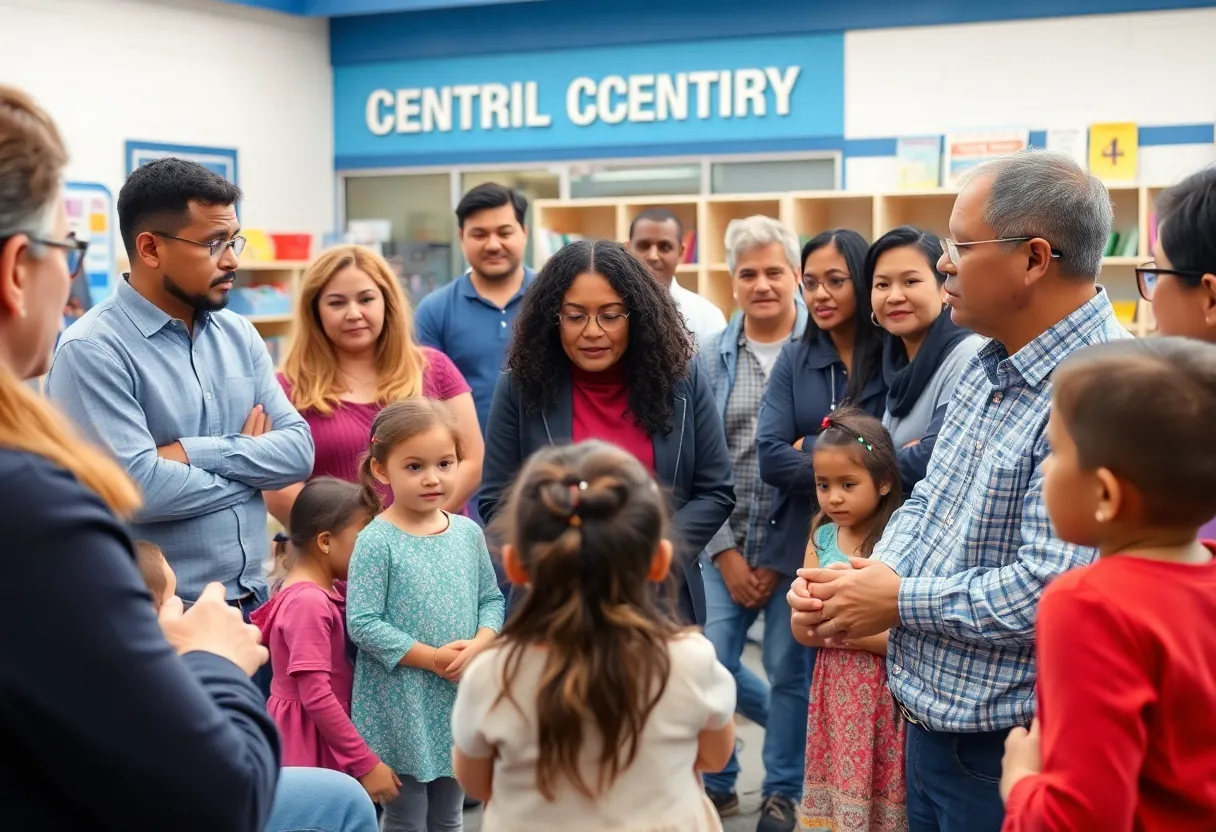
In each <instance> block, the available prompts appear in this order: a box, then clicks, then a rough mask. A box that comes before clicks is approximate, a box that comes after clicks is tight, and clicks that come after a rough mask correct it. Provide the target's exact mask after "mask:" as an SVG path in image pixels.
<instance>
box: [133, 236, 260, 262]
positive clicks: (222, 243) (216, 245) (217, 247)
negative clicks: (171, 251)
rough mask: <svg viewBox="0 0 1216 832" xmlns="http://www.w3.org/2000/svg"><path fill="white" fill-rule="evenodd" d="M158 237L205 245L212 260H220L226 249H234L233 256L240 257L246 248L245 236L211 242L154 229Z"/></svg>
mask: <svg viewBox="0 0 1216 832" xmlns="http://www.w3.org/2000/svg"><path fill="white" fill-rule="evenodd" d="M152 233H153V234H155V235H156V236H157V237H164V238H165V239H167V240H177V241H178V242H179V243H193V244H194V245H196V246H203V247H204V248H206V249H207V251H208V252H209V253H210V254H211V259H212V260H218V259H220V258H221V257H223V256H224V249H226V248H230V249H232V256H233V257H240V256H241V252H242V251H244V250H245V238H244V237H233V238H232V239H231V240H212V241H211V242H209V243H204V242H202V241H200V240H190V239H187V238H186V237H178V236H177V235H176V234H166V233H165V232H164V231H153V232H152Z"/></svg>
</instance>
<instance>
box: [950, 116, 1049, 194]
mask: <svg viewBox="0 0 1216 832" xmlns="http://www.w3.org/2000/svg"><path fill="white" fill-rule="evenodd" d="M1029 145H1030V130H1029V129H1027V128H1024V127H1014V128H1002V129H996V130H968V131H960V132H957V133H949V134H947V135H946V186H947V187H950V188H957V187H958V186H959V184H960V183H961V181H962V179H963V177H964V176H965V175H966V173H967V171H968V170H970V169H971V168H973V167H975V166H976V165H979V164H982V163H984V162H987V161H988V160H990V159H997V158H999V157H1001V156H1008V155H1010V154H1011V153H1017V152H1018V151H1020V150H1025V149H1026V148H1027V147H1028V146H1029Z"/></svg>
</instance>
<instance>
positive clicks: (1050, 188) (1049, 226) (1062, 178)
mask: <svg viewBox="0 0 1216 832" xmlns="http://www.w3.org/2000/svg"><path fill="white" fill-rule="evenodd" d="M984 176H990V177H992V190H991V191H990V192H989V194H988V202H987V204H986V205H985V206H984V213H983V219H984V222H985V223H987V224H988V225H989V226H991V228H992V230H993V232H994V235H995V236H996V237H1042V238H1043V239H1045V240H1047V242H1049V243H1051V245H1052V247H1053V248H1055V249H1056V250H1057V251H1059V252H1060V272H1061V273H1062V274H1064V275H1067V276H1070V277H1075V278H1081V279H1087V280H1094V279H1096V278H1097V276H1098V273H1099V272H1101V271H1102V252H1103V251H1104V250H1105V249H1106V242H1107V239H1108V238H1109V237H1110V228H1111V225H1112V223H1113V222H1114V205H1113V204H1112V203H1111V198H1110V192H1109V191H1107V190H1106V186H1105V185H1103V184H1102V182H1101V181H1100V180H1099V179H1098V178H1097V177H1096V176H1093V175H1092V174H1090V173H1088V172H1086V171H1085V170H1083V169H1082V168H1081V166H1080V165H1078V164H1077V163H1076V161H1075V160H1074V159H1073V158H1072V157H1071V156H1068V155H1067V154H1064V153H1057V152H1055V151H1051V150H1024V151H1022V152H1020V153H1014V154H1013V155H1011V156H1003V157H1001V158H1000V159H993V160H992V161H990V162H985V163H984V164H982V165H977V166H976V167H975V168H974V170H972V171H971V172H970V175H969V176H968V181H971V180H974V179H976V178H978V177H984Z"/></svg>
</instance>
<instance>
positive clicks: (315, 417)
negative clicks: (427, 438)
mask: <svg viewBox="0 0 1216 832" xmlns="http://www.w3.org/2000/svg"><path fill="white" fill-rule="evenodd" d="M411 312H412V310H411V309H410V303H409V300H407V299H406V297H405V292H403V291H402V289H401V286H400V284H398V283H397V278H396V276H395V275H394V274H393V272H392V269H390V268H389V265H388V263H387V262H386V261H385V260H384V258H383V257H381V256H380V255H379V254H376V253H375V252H373V251H371V250H370V249H367V248H363V247H361V246H351V245H342V246H336V247H334V248H331V249H329V250H328V251H326V252H324V253H323V254H321V256H320V257H318V258H317V259H316V260H315V261H313V263H312V265H310V266H309V267H308V271H307V272H305V274H304V281H303V286H302V287H301V289H300V300H299V304H298V306H297V309H296V321H295V337H294V338H293V339H292V344H291V351H290V352H289V353H288V354H287V360H286V361H285V362H284V364H283V372H282V373H280V374H279V383H280V384H281V385H282V386H283V390H284V391H285V392H286V393H287V397H288V398H289V399H291V403H292V404H294V405H295V406H296V409H298V410H299V411H300V413H301V414H302V415H303V416H304V419H305V420H306V421H307V422H308V426H309V427H310V428H311V429H312V436H313V442H314V444H315V445H316V449H317V450H316V461H315V462H314V464H313V471H312V476H313V477H314V478H315V477H322V476H330V477H337V478H338V479H342V480H347V481H348V482H358V481H359V462H360V459H361V458H362V457H363V456H365V455H366V454H367V442H368V436H369V434H370V431H371V426H372V421H373V420H374V419H375V418H376V414H378V413H379V412H380V410H381V409H382V408H383V407H384V406H385V405H387V404H390V403H392V402H394V401H397V400H398V399H405V398H409V397H411V396H426V397H427V398H431V399H440V400H442V401H444V402H446V404H447V405H448V407H449V408H450V409H451V411H452V413H453V414H454V415H455V416H456V424H457V430H458V432H459V434H460V441H461V443H462V445H463V447H464V452H465V457H464V459H463V461H462V462H461V464H460V472H459V474H457V476H456V486H455V488H453V489H452V493H450V494H448V495H447V497H446V500H445V502H444V506H443V507H444V508H445V509H446V510H448V511H452V512H457V513H459V512H460V511H461V510H462V509H463V507H464V505H465V503H466V502H467V501H468V500H469V498H471V497H472V496H473V493H474V492H475V491H477V486H478V483H480V481H481V462H482V455H483V453H484V450H485V445H484V443H483V442H482V437H481V427H480V426H479V425H478V422H477V409H476V407H475V406H474V404H473V394H472V392H471V389H470V387H469V385H468V383H467V382H465V380H464V376H462V375H461V374H460V370H458V369H456V365H455V364H453V363H452V360H451V359H450V358H448V357H447V356H446V355H444V354H443V353H441V352H439V351H438V350H433V349H431V348H430V347H420V346H418V344H417V343H416V342H415V341H414V335H413V332H414V324H413V320H412V314H411ZM303 486H304V484H303V483H297V484H296V485H292V486H289V487H287V488H284V489H283V490H281V491H273V492H267V493H266V507H267V509H268V510H269V511H270V513H271V514H272V515H274V517H275V518H276V519H277V520H278V521H279V522H280V523H282V524H283V525H284V526H286V525H287V522H288V519H289V518H290V516H291V506H292V503H294V502H295V499H296V495H298V494H299V493H300V489H301V488H303ZM381 497H382V498H383V499H385V500H386V504H387V502H391V501H392V495H391V494H389V493H388V492H387V490H385V491H384V492H383V493H382V494H381Z"/></svg>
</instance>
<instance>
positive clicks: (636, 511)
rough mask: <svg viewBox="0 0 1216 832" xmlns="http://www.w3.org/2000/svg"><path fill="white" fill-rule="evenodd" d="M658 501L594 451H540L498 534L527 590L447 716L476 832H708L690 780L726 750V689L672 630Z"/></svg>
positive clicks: (708, 663)
mask: <svg viewBox="0 0 1216 832" xmlns="http://www.w3.org/2000/svg"><path fill="white" fill-rule="evenodd" d="M664 505H665V501H664V497H663V495H662V493H661V492H660V490H659V488H658V487H657V486H656V485H655V482H654V480H652V479H651V478H650V476H649V475H648V474H647V472H646V469H645V468H644V467H643V465H642V463H640V462H639V461H638V460H637V459H636V458H635V457H634V456H633V455H631V454H629V453H627V452H625V451H623V450H621V449H620V448H617V447H616V446H613V445H609V444H606V443H603V442H598V441H588V442H582V443H579V444H577V445H572V446H559V447H553V448H546V449H543V450H541V451H538V452H537V453H536V454H535V455H533V457H532V458H531V459H530V460H529V461H528V462H527V464H526V465H525V466H524V468H523V470H522V471H521V473H520V475H519V478H518V481H517V482H516V483H515V485H514V487H513V489H512V491H511V493H510V496H509V498H508V502H507V504H506V505H505V506H504V507H503V510H502V512H501V514H500V515H499V518H498V520H497V522H498V523H499V524H501V525H502V527H503V528H502V532H503V539H504V540H505V541H506V543H505V545H504V546H503V550H502V556H503V565H504V567H505V569H506V571H507V576H508V577H509V578H510V579H511V582H512V583H514V584H516V585H517V586H521V587H523V588H524V594H523V598H522V600H521V601H520V602H519V605H518V608H517V609H516V610H515V611H514V612H513V613H512V616H511V620H510V621H509V622H508V623H507V626H506V627H505V628H504V630H503V634H502V637H501V638H500V639H499V640H498V641H497V642H496V643H495V644H494V645H493V646H492V647H490V648H489V649H488V650H486V651H485V652H484V653H482V654H481V655H480V656H478V657H477V658H476V659H475V660H474V661H473V662H471V663H470V664H469V666H468V669H467V671H466V673H465V675H464V678H463V679H462V680H461V685H460V690H459V693H458V694H457V697H456V707H455V711H454V713H453V715H452V731H453V735H454V739H455V746H456V747H455V751H454V755H453V756H454V758H455V768H456V776H457V777H458V778H459V780H460V783H461V785H462V786H463V787H464V788H465V789H466V790H467V791H468V793H469V794H470V795H472V796H473V797H476V798H479V799H481V800H484V801H486V809H485V816H484V818H483V821H482V829H484V830H486V832H524V831H525V830H527V832H551V831H555V830H562V832H565V830H568V829H573V828H577V829H580V830H596V829H612V830H615V832H709V830H720V829H721V828H722V827H721V823H720V821H719V820H718V814H717V812H716V811H715V809H714V807H713V804H712V803H710V802H709V799H708V798H707V797H706V796H705V792H704V789H703V787H702V785H701V783H700V779H699V777H698V774H697V773H698V772H701V771H717V770H720V769H721V768H722V766H724V765H725V764H726V761H727V760H728V759H729V758H730V755H731V751H732V750H733V749H734V722H733V719H732V717H733V714H734V710H735V683H734V679H733V677H732V676H731V675H730V673H729V672H728V671H727V670H726V668H724V667H723V666H722V665H720V664H719V663H718V661H717V659H716V658H715V655H714V648H713V645H712V644H710V642H709V641H708V640H707V639H706V638H705V637H704V636H702V635H701V634H700V633H697V632H694V631H690V630H683V629H681V628H680V627H679V626H678V625H676V624H675V623H674V620H673V614H672V611H671V610H663V609H661V608H660V604H661V603H663V602H662V601H660V600H659V598H660V597H661V596H665V597H666V598H667V599H669V601H668V603H670V599H671V597H672V593H670V592H668V593H665V594H664V593H655V592H653V591H652V589H651V585H652V584H654V583H660V582H666V581H669V580H671V576H670V574H669V572H670V568H671V563H672V544H671V542H670V541H668V540H667V539H666V536H665V535H666V531H667V529H666V510H665V507H664Z"/></svg>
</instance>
